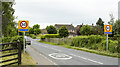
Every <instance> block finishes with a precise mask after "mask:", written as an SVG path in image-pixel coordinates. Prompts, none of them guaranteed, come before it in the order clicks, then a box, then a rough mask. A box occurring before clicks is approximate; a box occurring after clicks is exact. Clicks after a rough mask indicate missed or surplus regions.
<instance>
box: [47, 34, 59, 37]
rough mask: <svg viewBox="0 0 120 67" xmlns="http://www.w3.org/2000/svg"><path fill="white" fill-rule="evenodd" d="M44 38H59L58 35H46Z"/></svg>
mask: <svg viewBox="0 0 120 67" xmlns="http://www.w3.org/2000/svg"><path fill="white" fill-rule="evenodd" d="M45 38H60V36H59V34H46V35H45Z"/></svg>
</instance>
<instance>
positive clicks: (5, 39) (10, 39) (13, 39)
mask: <svg viewBox="0 0 120 67" xmlns="http://www.w3.org/2000/svg"><path fill="white" fill-rule="evenodd" d="M18 40H19V41H20V42H21V45H22V47H21V49H23V36H14V37H3V38H2V43H12V42H17V41H18ZM25 45H26V44H25ZM8 46H9V45H6V46H3V47H2V48H3V49H4V48H7V47H8ZM11 46H12V47H17V45H11Z"/></svg>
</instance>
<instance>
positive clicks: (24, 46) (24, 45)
mask: <svg viewBox="0 0 120 67" xmlns="http://www.w3.org/2000/svg"><path fill="white" fill-rule="evenodd" d="M23 36H24V38H23V45H24V47H23V48H24V49H23V50H24V54H25V32H24V34H23Z"/></svg>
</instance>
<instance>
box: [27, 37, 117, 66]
mask: <svg viewBox="0 0 120 67" xmlns="http://www.w3.org/2000/svg"><path fill="white" fill-rule="evenodd" d="M28 39H30V40H31V41H32V45H31V47H32V49H34V50H35V51H36V52H38V53H40V54H42V55H44V56H45V57H47V59H49V60H51V61H52V62H53V63H54V64H57V65H118V59H117V58H112V57H107V56H101V55H97V54H93V53H88V52H84V51H79V50H74V49H68V48H64V47H60V46H54V45H49V44H44V43H40V42H38V39H32V38H30V37H29V38H28ZM32 54H34V55H37V54H35V53H32ZM36 57H38V58H39V55H37V56H36Z"/></svg>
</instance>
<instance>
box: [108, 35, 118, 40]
mask: <svg viewBox="0 0 120 67" xmlns="http://www.w3.org/2000/svg"><path fill="white" fill-rule="evenodd" d="M118 38H120V35H114V36H113V37H110V39H111V40H118Z"/></svg>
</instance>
